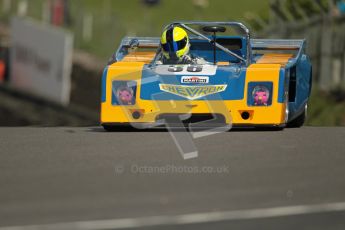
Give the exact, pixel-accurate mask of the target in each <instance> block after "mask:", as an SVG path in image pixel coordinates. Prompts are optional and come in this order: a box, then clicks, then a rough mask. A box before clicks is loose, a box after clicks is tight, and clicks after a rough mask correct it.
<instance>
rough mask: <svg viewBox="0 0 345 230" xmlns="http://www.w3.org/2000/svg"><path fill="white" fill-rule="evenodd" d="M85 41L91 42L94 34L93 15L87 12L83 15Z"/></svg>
mask: <svg viewBox="0 0 345 230" xmlns="http://www.w3.org/2000/svg"><path fill="white" fill-rule="evenodd" d="M82 34H83V41H85V42H89V41H91V40H92V35H93V15H92V14H91V13H85V14H84V15H83V32H82Z"/></svg>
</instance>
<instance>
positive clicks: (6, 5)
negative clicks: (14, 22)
mask: <svg viewBox="0 0 345 230" xmlns="http://www.w3.org/2000/svg"><path fill="white" fill-rule="evenodd" d="M11 3H12V1H11V0H2V13H4V14H7V13H9V12H10V11H11V7H12V4H11Z"/></svg>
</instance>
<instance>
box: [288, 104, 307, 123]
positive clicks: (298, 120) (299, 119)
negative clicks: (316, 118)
mask: <svg viewBox="0 0 345 230" xmlns="http://www.w3.org/2000/svg"><path fill="white" fill-rule="evenodd" d="M307 110H308V106H307V105H305V108H304V111H303V113H302V114H301V115H299V116H298V117H296V118H295V119H294V120H292V121H290V122H289V123H288V125H287V127H288V128H300V127H302V126H303V125H304V123H305V121H306V118H307Z"/></svg>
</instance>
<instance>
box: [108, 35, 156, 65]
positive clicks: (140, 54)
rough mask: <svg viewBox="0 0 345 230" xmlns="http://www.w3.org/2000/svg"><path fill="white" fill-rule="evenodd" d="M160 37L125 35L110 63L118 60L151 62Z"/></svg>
mask: <svg viewBox="0 0 345 230" xmlns="http://www.w3.org/2000/svg"><path fill="white" fill-rule="evenodd" d="M159 42H160V40H159V38H158V37H125V38H124V39H123V40H122V41H121V44H120V46H119V48H118V50H117V51H116V53H115V54H114V55H113V57H112V60H111V61H110V63H109V64H111V63H113V62H117V61H129V62H133V61H138V62H145V63H150V62H151V61H152V60H153V58H154V56H155V54H156V51H157V49H158V47H159Z"/></svg>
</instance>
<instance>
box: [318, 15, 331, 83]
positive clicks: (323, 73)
mask: <svg viewBox="0 0 345 230" xmlns="http://www.w3.org/2000/svg"><path fill="white" fill-rule="evenodd" d="M332 32H333V31H332V20H331V19H330V18H328V17H327V18H324V20H323V22H322V30H321V63H320V64H321V68H320V78H319V87H320V89H322V90H329V89H330V88H331V82H332V75H333V71H332V34H333V33H332Z"/></svg>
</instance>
